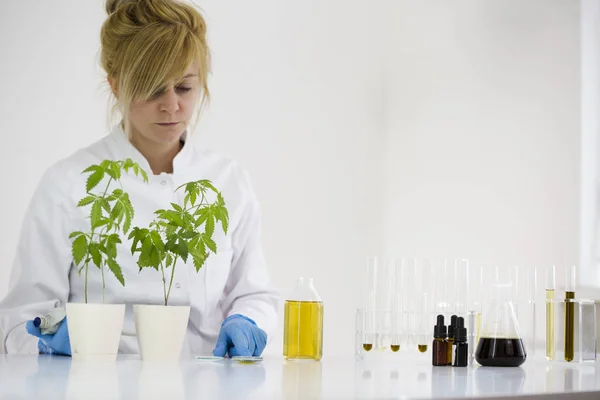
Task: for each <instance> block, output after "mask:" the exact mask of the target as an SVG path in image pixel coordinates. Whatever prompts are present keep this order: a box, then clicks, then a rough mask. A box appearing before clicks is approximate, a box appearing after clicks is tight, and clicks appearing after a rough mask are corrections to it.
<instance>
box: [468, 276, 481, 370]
mask: <svg viewBox="0 0 600 400" xmlns="http://www.w3.org/2000/svg"><path fill="white" fill-rule="evenodd" d="M482 288H483V267H482V266H481V265H480V266H473V265H470V266H469V273H468V275H467V305H468V307H467V340H468V344H469V345H468V354H469V363H470V364H471V363H473V361H474V360H475V349H476V346H477V343H478V340H479V330H480V329H481V292H482Z"/></svg>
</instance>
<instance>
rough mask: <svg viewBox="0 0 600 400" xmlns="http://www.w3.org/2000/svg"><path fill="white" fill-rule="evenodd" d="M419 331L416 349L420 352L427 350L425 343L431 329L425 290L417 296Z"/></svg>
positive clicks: (427, 340)
mask: <svg viewBox="0 0 600 400" xmlns="http://www.w3.org/2000/svg"><path fill="white" fill-rule="evenodd" d="M419 306H420V312H419V333H418V336H417V349H418V350H419V352H420V353H425V352H426V351H427V343H429V340H430V337H431V332H430V331H431V329H430V327H429V325H430V324H429V323H430V321H431V319H430V318H429V317H430V312H429V302H428V299H427V292H423V293H421V295H420V297H419Z"/></svg>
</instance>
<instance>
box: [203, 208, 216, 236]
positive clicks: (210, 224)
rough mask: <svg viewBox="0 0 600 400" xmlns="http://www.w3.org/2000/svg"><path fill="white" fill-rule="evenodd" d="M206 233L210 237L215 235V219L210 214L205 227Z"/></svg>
mask: <svg viewBox="0 0 600 400" xmlns="http://www.w3.org/2000/svg"><path fill="white" fill-rule="evenodd" d="M204 232H206V234H207V235H208V236H210V237H212V235H213V233H215V217H214V216H213V214H212V213H210V214H209V215H208V217H207V219H206V225H205V226H204Z"/></svg>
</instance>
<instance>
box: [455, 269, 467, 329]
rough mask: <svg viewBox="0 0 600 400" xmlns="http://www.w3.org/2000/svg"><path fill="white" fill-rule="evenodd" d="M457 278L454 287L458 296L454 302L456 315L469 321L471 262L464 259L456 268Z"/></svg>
mask: <svg viewBox="0 0 600 400" xmlns="http://www.w3.org/2000/svg"><path fill="white" fill-rule="evenodd" d="M455 276H456V278H455V283H454V287H455V288H456V289H455V290H456V295H455V302H454V314H456V316H458V317H463V318H465V319H467V318H466V316H467V302H468V283H469V260H467V259H462V260H461V261H460V263H459V264H458V265H457V267H456V271H455Z"/></svg>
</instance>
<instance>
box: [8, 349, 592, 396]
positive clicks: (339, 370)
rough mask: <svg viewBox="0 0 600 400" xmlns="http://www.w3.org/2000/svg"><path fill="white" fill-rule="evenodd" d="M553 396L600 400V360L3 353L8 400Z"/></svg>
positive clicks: (412, 356)
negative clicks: (462, 363)
mask: <svg viewBox="0 0 600 400" xmlns="http://www.w3.org/2000/svg"><path fill="white" fill-rule="evenodd" d="M398 355H400V353H399V354H398ZM551 393H556V394H558V395H556V396H549V397H548V399H554V398H569V399H571V398H572V399H578V400H582V399H586V400H587V399H596V400H598V399H600V363H599V362H596V363H595V364H591V365H589V364H588V365H581V364H568V363H561V362H547V361H545V360H539V359H538V360H528V361H527V362H525V364H523V365H522V366H521V367H519V368H489V367H480V366H471V367H467V368H456V367H432V366H431V353H430V352H428V353H426V354H424V355H421V354H418V353H416V352H415V353H414V354H413V353H406V354H404V355H402V357H397V358H396V359H395V360H394V361H392V360H389V359H377V360H376V359H370V360H362V361H356V360H355V358H354V356H352V355H348V356H345V357H333V356H332V357H327V356H325V357H324V358H323V359H322V360H321V362H307V361H304V362H293V361H285V360H283V358H282V357H276V356H270V357H265V359H264V360H263V361H262V362H261V363H256V364H239V363H237V362H233V361H231V360H229V359H228V360H224V361H219V362H196V361H193V360H190V359H183V360H182V361H181V362H179V363H172V364H169V363H149V362H142V361H140V359H139V357H138V356H131V355H129V356H125V355H123V356H119V358H118V359H117V362H114V363H85V362H75V361H72V360H71V359H70V358H68V357H52V356H39V357H37V356H18V355H2V356H0V399H1V400H4V399H170V400H179V399H276V398H277V399H318V398H323V399H351V398H355V399H383V398H386V399H390V398H399V399H404V398H441V397H445V398H451V397H473V396H476V397H483V396H490V397H492V398H502V397H518V396H519V395H531V394H538V395H543V394H551ZM576 393H577V394H576Z"/></svg>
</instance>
